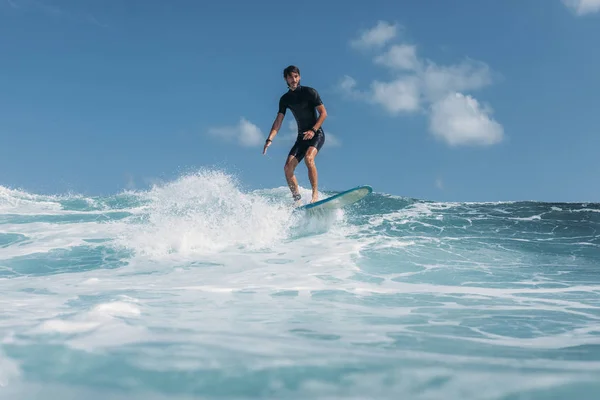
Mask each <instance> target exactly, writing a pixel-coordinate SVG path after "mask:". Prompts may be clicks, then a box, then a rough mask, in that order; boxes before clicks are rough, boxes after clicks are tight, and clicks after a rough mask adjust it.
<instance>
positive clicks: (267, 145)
mask: <svg viewBox="0 0 600 400" xmlns="http://www.w3.org/2000/svg"><path fill="white" fill-rule="evenodd" d="M270 145H271V141H270V140H268V139H267V141H266V142H265V147H264V148H263V154H265V153H266V152H267V147H269V146H270Z"/></svg>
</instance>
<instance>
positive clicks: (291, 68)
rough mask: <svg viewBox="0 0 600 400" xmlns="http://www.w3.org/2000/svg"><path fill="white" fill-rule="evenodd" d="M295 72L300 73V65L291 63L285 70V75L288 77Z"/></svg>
mask: <svg viewBox="0 0 600 400" xmlns="http://www.w3.org/2000/svg"><path fill="white" fill-rule="evenodd" d="M294 72H295V73H297V74H298V75H300V70H299V69H298V67H296V66H295V65H290V66H288V67H286V68H285V69H284V70H283V77H284V78H287V77H288V75H291V74H292V73H294Z"/></svg>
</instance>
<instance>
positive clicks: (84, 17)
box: [6, 0, 109, 28]
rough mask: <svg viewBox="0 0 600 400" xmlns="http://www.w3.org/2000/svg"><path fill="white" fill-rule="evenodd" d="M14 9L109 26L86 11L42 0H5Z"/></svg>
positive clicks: (102, 26)
mask: <svg viewBox="0 0 600 400" xmlns="http://www.w3.org/2000/svg"><path fill="white" fill-rule="evenodd" d="M6 1H7V3H8V4H9V5H10V6H11V7H12V8H13V9H16V10H21V11H34V12H41V13H43V14H46V15H48V16H49V17H54V18H63V19H66V20H71V21H75V22H79V23H86V24H92V25H96V26H99V27H101V28H108V27H109V26H108V25H106V24H103V23H101V22H100V21H98V19H97V18H96V17H94V16H93V15H92V14H90V13H87V12H77V11H73V10H67V9H65V8H61V7H58V6H56V5H54V4H50V3H49V2H47V1H44V0H6Z"/></svg>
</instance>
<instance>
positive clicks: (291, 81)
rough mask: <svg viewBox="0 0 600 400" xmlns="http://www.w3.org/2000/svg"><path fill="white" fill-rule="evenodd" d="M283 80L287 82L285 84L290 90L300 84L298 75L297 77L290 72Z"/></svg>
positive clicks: (294, 73)
mask: <svg viewBox="0 0 600 400" xmlns="http://www.w3.org/2000/svg"><path fill="white" fill-rule="evenodd" d="M285 80H286V81H287V84H288V86H289V87H290V89H292V90H294V89H296V88H297V87H298V84H299V83H300V75H298V74H297V73H296V72H292V73H291V74H289V75H288V76H286V77H285Z"/></svg>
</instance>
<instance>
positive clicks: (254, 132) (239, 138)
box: [208, 117, 265, 147]
mask: <svg viewBox="0 0 600 400" xmlns="http://www.w3.org/2000/svg"><path fill="white" fill-rule="evenodd" d="M208 134H209V135H212V136H215V137H218V138H219V139H221V140H225V141H228V142H233V143H236V144H238V145H241V146H244V147H254V146H258V145H262V144H263V143H264V140H265V135H264V134H263V132H262V131H261V130H260V128H259V127H258V126H256V125H254V124H253V123H252V122H250V121H248V120H247V119H246V118H244V117H242V118H240V121H239V122H238V124H237V125H233V126H222V127H213V128H209V129H208Z"/></svg>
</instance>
